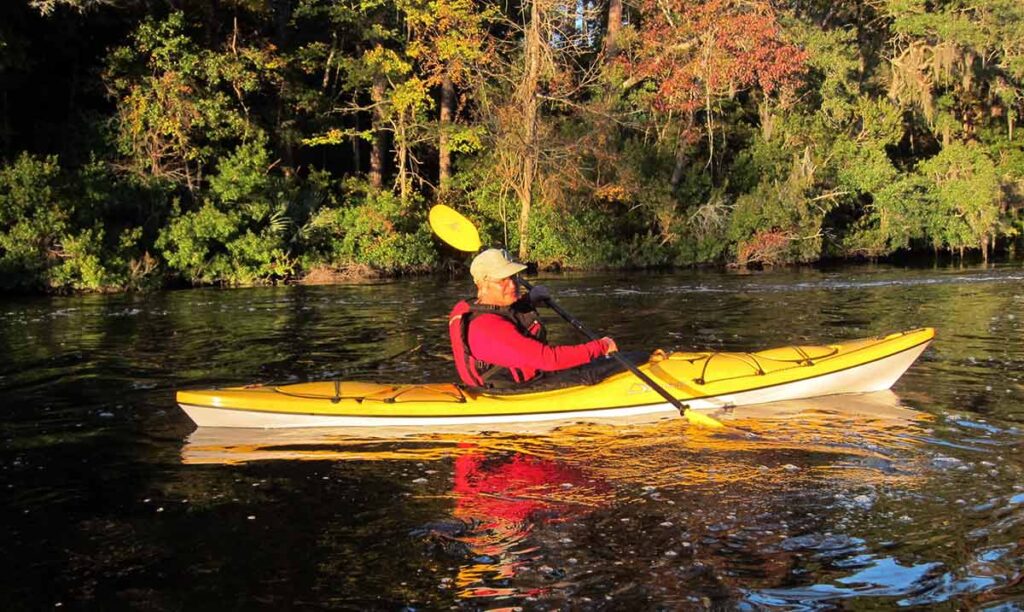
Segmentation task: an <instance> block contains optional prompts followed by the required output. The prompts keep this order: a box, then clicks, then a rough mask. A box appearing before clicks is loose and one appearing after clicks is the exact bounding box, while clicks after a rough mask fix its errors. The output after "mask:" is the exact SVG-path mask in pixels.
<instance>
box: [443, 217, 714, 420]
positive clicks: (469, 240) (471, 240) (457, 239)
mask: <svg viewBox="0 0 1024 612" xmlns="http://www.w3.org/2000/svg"><path fill="white" fill-rule="evenodd" d="M429 220H430V227H431V228H432V229H433V230H434V233H435V234H437V237H438V238H440V239H441V240H443V241H445V242H446V243H448V244H449V245H451V246H452V247H454V248H456V249H458V250H460V251H463V252H466V253H476V252H478V251H479V250H480V247H481V246H482V245H481V243H480V233H479V232H478V231H477V229H476V226H475V225H473V222H472V221H470V220H469V219H467V218H466V217H464V216H462V215H461V214H460V213H459V212H458V211H456V210H454V209H452V208H451V207H449V206H445V205H444V204H437V205H435V206H434V207H433V208H431V209H430V216H429ZM519 282H520V284H522V285H523V287H525V288H526V289H527V290H530V289H531V288H532V286H531V285H530V283H529V282H527V281H526V280H524V279H522V278H520V279H519ZM547 303H548V306H550V307H551V309H552V310H554V311H555V312H556V313H558V315H559V316H560V317H562V318H563V319H565V320H566V322H567V323H569V325H572V326H573V327H574V328H576V330H577V331H579V332H580V333H581V334H583V335H584V336H586V337H587V338H589V339H591V340H597V339H598V335H597V334H595V333H594V332H592V331H590V330H589V329H587V328H586V327H585V326H584V325H583V323H581V322H580V321H579V320H578V319H577V318H576V317H574V316H572V315H571V314H569V313H568V312H566V311H565V310H564V309H563V308H562V307H561V306H559V305H558V304H557V303H555V301H554V300H553V299H551V298H548V300H547ZM611 357H613V358H614V359H615V360H616V361H618V362H619V363H621V364H622V365H623V366H624V367H626V368H627V369H628V370H629V371H630V372H632V373H633V375H634V376H636V377H637V378H639V379H640V380H641V382H643V383H644V384H645V385H647V387H648V388H650V389H652V390H653V391H655V392H657V393H658V395H660V396H661V397H663V398H665V401H667V402H668V403H669V404H671V405H672V406H674V407H675V408H676V410H678V411H679V414H681V415H682V416H684V417H686V420H687V421H689V422H690V423H691V424H692V425H700V426H702V427H708V428H712V429H719V428H722V427H724V425H722V423H721V422H719V421H718V420H717V419H714V418H712V417H710V416H708V415H706V414H701V413H700V412H696V411H693V410H688V406H687V405H686V404H684V403H682V402H680V401H679V399H678V398H676V397H675V396H673V395H672V394H671V393H669V392H668V391H666V390H665V389H664V387H662V386H661V385H659V384H658V383H656V382H654V380H652V379H651V377H650V376H648V375H647V374H645V373H643V372H642V371H640V369H639V368H637V367H636V365H635V364H633V363H631V362H630V361H629V360H628V359H626V358H625V357H623V356H622V355H621V354H619V353H618V352H614V353H611Z"/></svg>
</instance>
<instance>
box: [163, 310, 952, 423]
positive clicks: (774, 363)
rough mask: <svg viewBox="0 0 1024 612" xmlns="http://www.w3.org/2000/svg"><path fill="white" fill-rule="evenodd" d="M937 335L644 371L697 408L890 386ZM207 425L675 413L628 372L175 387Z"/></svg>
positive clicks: (682, 355)
mask: <svg viewBox="0 0 1024 612" xmlns="http://www.w3.org/2000/svg"><path fill="white" fill-rule="evenodd" d="M934 337H935V330H934V329H932V328H922V329H917V330H912V331H907V332H900V333H895V334H890V335H888V336H884V337H877V338H866V339H862V340H853V341H849V342H843V343H838V344H831V345H823V346H788V347H781V348H775V349H769V350H764V351H760V352H756V353H738V352H676V353H670V354H665V353H662V352H660V351H659V352H656V353H655V354H654V355H653V356H652V358H651V360H650V361H649V362H648V363H646V364H644V365H642V366H640V370H642V371H643V372H644V374H646V375H647V376H649V377H651V378H652V379H654V380H656V381H657V382H658V383H659V384H660V385H661V386H663V387H664V388H666V389H668V390H669V392H670V393H672V395H673V396H674V397H676V398H678V399H679V400H680V401H682V402H684V403H686V405H687V406H688V407H689V408H690V409H691V410H694V409H696V410H714V409H721V408H729V407H732V406H742V405H749V404H762V403H767V402H775V401H782V400H793V399H804V398H812V397H818V396H823V395H835V394H839V393H868V392H873V391H882V390H885V389H888V388H889V387H891V386H892V385H893V384H894V383H895V382H896V381H897V380H898V379H899V377H900V376H902V375H903V373H904V372H905V371H906V370H907V368H909V367H910V366H911V364H913V363H914V361H915V360H916V359H917V358H918V356H920V355H921V353H922V352H924V350H925V349H926V348H927V347H928V344H929V343H930V342H931V341H932V339H933V338H934ZM177 401H178V404H179V405H180V406H181V408H182V409H183V410H184V411H185V413H186V414H188V416H189V418H191V419H192V420H193V421H194V422H195V424H196V425H199V426H201V427H258V428H278V427H407V426H419V425H424V426H435V425H476V424H489V423H492V424H494V423H516V422H532V421H556V420H572V421H580V420H584V421H585V420H594V419H607V418H622V417H634V416H642V415H650V416H651V417H653V418H657V417H665V416H674V415H677V414H678V412H677V410H676V409H675V408H674V407H673V406H672V405H671V404H670V403H668V402H667V401H665V399H664V398H663V397H661V396H660V395H658V394H657V393H656V392H654V391H653V390H652V389H651V388H650V387H648V386H647V385H645V384H643V383H642V382H641V381H640V380H638V379H637V378H635V377H634V376H633V375H632V374H631V373H629V372H623V373H621V374H616V375H614V376H612V377H610V378H608V379H605V380H603V381H601V382H600V383H597V384H595V385H591V386H578V387H569V388H565V389H557V390H550V391H537V392H525V393H516V394H501V395H497V394H488V393H481V392H475V391H470V390H466V389H463V388H461V387H460V386H458V385H454V384H382V383H368V382H355V381H353V382H337V381H327V382H312V383H299V384H292V385H281V386H262V385H257V386H248V387H229V388H225V389H212V390H196V391H179V392H178V394H177Z"/></svg>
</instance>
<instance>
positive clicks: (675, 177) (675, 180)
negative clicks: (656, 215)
mask: <svg viewBox="0 0 1024 612" xmlns="http://www.w3.org/2000/svg"><path fill="white" fill-rule="evenodd" d="M684 170H686V147H685V146H683V145H682V143H680V144H679V146H678V148H677V149H676V165H675V167H674V168H672V179H671V180H670V185H671V186H672V191H675V190H676V188H677V187H679V182H680V181H682V180H683V171H684Z"/></svg>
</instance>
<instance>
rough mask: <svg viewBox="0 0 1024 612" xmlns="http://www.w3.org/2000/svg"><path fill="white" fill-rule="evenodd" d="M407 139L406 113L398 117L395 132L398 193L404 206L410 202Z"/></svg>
mask: <svg viewBox="0 0 1024 612" xmlns="http://www.w3.org/2000/svg"><path fill="white" fill-rule="evenodd" d="M407 142H408V140H407V139H406V125H405V113H404V112H403V113H402V114H401V116H399V117H398V125H397V126H396V130H395V152H396V153H397V157H398V191H399V193H401V194H402V204H405V203H406V202H408V201H409V173H408V172H407V169H406V166H407V165H408V164H409V146H408V144H407Z"/></svg>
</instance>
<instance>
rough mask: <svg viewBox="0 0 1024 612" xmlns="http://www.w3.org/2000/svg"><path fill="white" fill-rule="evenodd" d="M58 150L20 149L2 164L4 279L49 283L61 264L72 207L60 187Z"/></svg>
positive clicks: (0, 257)
mask: <svg viewBox="0 0 1024 612" xmlns="http://www.w3.org/2000/svg"><path fill="white" fill-rule="evenodd" d="M59 177H60V166H59V165H58V163H57V158H56V157H55V156H51V157H46V158H35V157H32V156H30V155H28V154H23V155H21V156H20V157H19V158H18V159H17V160H16V161H15V162H14V163H12V164H9V165H7V166H4V167H3V168H0V285H2V286H4V287H6V288H16V287H21V288H24V287H31V286H37V285H41V284H43V285H44V284H45V283H46V280H47V276H48V273H49V269H50V268H51V267H53V266H55V265H58V264H59V261H60V255H61V253H62V250H63V249H62V246H61V243H62V241H63V240H64V238H65V236H66V235H67V233H68V230H69V229H70V224H69V220H70V218H71V212H72V211H71V210H69V207H68V204H67V203H66V202H65V201H63V198H62V197H61V195H60V193H59V185H58V181H59Z"/></svg>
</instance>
